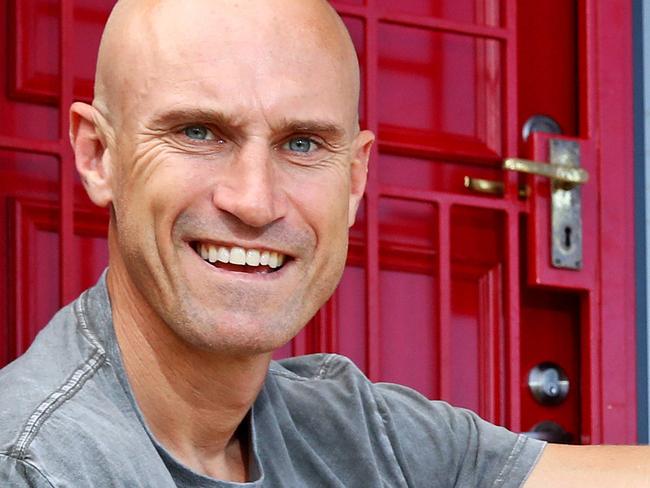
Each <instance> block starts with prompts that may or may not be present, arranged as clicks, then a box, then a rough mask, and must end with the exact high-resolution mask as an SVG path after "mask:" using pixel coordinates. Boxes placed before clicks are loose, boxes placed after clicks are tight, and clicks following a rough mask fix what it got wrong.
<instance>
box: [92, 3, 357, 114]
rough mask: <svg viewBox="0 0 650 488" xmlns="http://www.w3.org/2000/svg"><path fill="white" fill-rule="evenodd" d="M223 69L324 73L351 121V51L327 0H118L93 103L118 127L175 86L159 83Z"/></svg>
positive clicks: (295, 79)
mask: <svg viewBox="0 0 650 488" xmlns="http://www.w3.org/2000/svg"><path fill="white" fill-rule="evenodd" d="M225 64H228V65H229V68H236V69H234V70H233V71H234V74H235V75H236V76H238V77H240V79H237V80H232V81H234V82H235V83H237V84H249V83H251V82H254V81H255V80H260V79H262V78H263V77H271V78H272V77H275V78H276V81H278V82H282V83H289V84H300V83H309V82H310V81H311V80H309V76H301V75H308V74H309V73H310V72H314V70H315V69H317V70H318V71H319V72H322V71H329V72H330V73H331V74H335V75H336V76H335V77H336V80H333V81H334V82H335V83H336V84H338V87H337V91H338V92H339V95H340V97H342V98H343V99H344V100H345V103H346V104H347V105H348V106H349V108H350V115H351V116H352V117H353V119H354V123H355V124H356V121H357V106H358V96H359V68H358V62H357V58H356V53H355V50H354V46H353V44H352V41H351V39H350V36H349V34H348V32H347V30H346V28H345V26H344V24H343V22H342V21H341V19H340V17H339V16H338V14H337V13H336V12H335V11H334V10H333V8H332V7H331V6H330V5H329V3H328V2H326V1H324V0H264V1H237V0H191V1H179V0H120V1H119V2H118V3H117V5H116V7H115V8H114V10H113V12H112V13H111V16H110V18H109V21H108V23H107V25H106V29H105V31H104V34H103V36H102V40H101V45H100V50H99V56H98V62H97V73H96V79H95V101H94V105H95V106H96V107H97V108H98V109H99V110H100V112H101V113H102V114H103V115H104V117H105V118H107V119H109V120H111V121H113V122H114V123H116V124H119V122H120V120H121V119H122V118H123V117H125V116H126V117H132V114H131V113H130V112H131V111H132V109H133V105H134V103H135V104H137V103H142V102H143V101H144V99H146V98H147V97H149V96H151V95H152V93H151V92H152V90H156V89H161V88H163V89H164V88H169V89H174V87H173V86H168V87H160V86H158V82H161V81H162V82H164V81H165V80H167V79H169V78H170V77H173V78H175V79H178V78H183V77H185V78H190V77H195V78H196V79H200V78H201V77H203V76H204V74H205V73H206V70H205V69H204V68H205V67H206V66H209V65H212V66H214V65H222V66H223V65H225ZM287 68H290V69H287ZM280 77H284V80H283V79H282V78H280ZM301 78H302V79H301ZM180 81H182V80H180ZM214 81H215V82H223V80H216V79H215V80H214ZM216 89H218V88H216Z"/></svg>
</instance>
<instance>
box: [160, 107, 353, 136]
mask: <svg viewBox="0 0 650 488" xmlns="http://www.w3.org/2000/svg"><path fill="white" fill-rule="evenodd" d="M191 122H202V123H208V124H214V125H215V126H217V127H219V129H221V130H224V131H228V132H230V131H235V130H238V129H241V128H242V127H243V126H244V125H245V123H244V121H243V120H242V119H241V118H237V117H233V116H230V115H228V114H225V113H223V112H219V111H217V110H205V109H200V108H187V109H185V108H180V109H174V110H169V111H167V112H163V113H161V114H159V115H157V116H155V117H154V118H153V119H152V120H151V123H150V125H151V127H152V128H154V129H159V128H168V127H173V126H175V125H179V124H184V123H191ZM271 129H272V130H273V132H275V133H282V134H293V133H313V134H318V135H321V136H323V137H327V138H332V139H337V140H339V139H343V138H344V137H345V134H346V130H345V128H344V127H343V126H341V125H339V124H337V123H334V122H331V121H327V120H291V119H286V118H285V119H283V120H281V121H280V122H279V123H278V124H273V125H272V127H271Z"/></svg>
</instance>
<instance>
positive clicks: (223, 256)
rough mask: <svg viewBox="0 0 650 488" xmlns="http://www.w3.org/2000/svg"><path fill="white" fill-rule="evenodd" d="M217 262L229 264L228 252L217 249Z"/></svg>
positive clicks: (223, 248) (222, 248)
mask: <svg viewBox="0 0 650 488" xmlns="http://www.w3.org/2000/svg"><path fill="white" fill-rule="evenodd" d="M217 261H219V262H220V263H229V262H230V251H229V250H228V249H226V248H225V247H220V248H219V253H218V254H217Z"/></svg>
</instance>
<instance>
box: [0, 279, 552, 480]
mask: <svg viewBox="0 0 650 488" xmlns="http://www.w3.org/2000/svg"><path fill="white" fill-rule="evenodd" d="M245 422H246V424H245V425H244V427H245V429H246V431H247V432H248V434H249V442H250V445H249V452H250V453H251V455H250V470H249V472H250V476H251V479H252V481H251V482H249V483H228V482H223V481H218V480H215V479H212V478H208V477H205V476H201V475H199V474H198V473H195V472H193V471H192V470H190V469H189V468H187V467H186V466H183V465H182V464H181V463H180V462H179V461H177V460H176V459H174V457H173V455H172V454H171V453H169V452H168V451H166V450H165V449H164V447H162V446H161V445H160V444H159V443H158V442H157V441H156V440H155V438H154V437H153V436H152V434H151V433H150V431H149V430H148V429H147V427H146V423H145V422H144V419H143V418H142V414H141V412H140V411H139V409H138V408H137V405H136V403H135V400H134V398H133V394H132V392H131V390H130V387H129V384H128V382H127V380H126V375H125V373H124V368H123V366H122V362H121V357H120V353H119V348H118V346H117V342H116V340H115V335H114V331H113V326H112V320H111V311H110V303H109V299H108V294H107V291H106V284H105V279H104V277H102V279H101V280H100V281H99V283H98V284H97V285H96V286H95V287H94V288H91V289H90V290H88V291H86V292H85V293H84V294H82V296H81V297H80V298H78V299H77V300H76V301H75V302H73V303H72V304H71V305H69V306H67V307H66V308H64V309H62V310H61V311H60V312H59V313H58V314H57V315H56V316H55V317H54V318H53V320H52V321H51V322H50V324H49V325H48V326H47V327H46V328H45V329H44V330H43V331H42V332H41V333H40V334H39V335H38V337H37V339H36V340H35V342H34V344H33V345H32V347H31V348H30V349H29V351H28V352H27V353H26V354H25V355H23V356H22V357H21V358H19V359H17V360H16V361H14V362H13V363H12V364H10V365H9V366H7V367H6V368H4V369H3V370H1V371H0V486H1V487H3V488H4V487H12V488H13V487H26V486H30V487H39V488H40V487H66V488H67V487H75V488H87V487H101V488H103V487H129V488H136V487H155V488H165V487H169V488H171V487H187V488H189V487H192V488H197V487H199V488H216V487H235V486H256V487H257V486H260V487H261V486H263V487H299V488H304V487H363V488H368V487H379V486H386V487H402V486H411V487H518V486H521V484H522V483H523V481H524V480H525V478H526V477H527V475H528V473H529V471H530V470H531V469H532V467H533V465H534V464H535V462H536V460H537V458H538V457H539V455H540V453H541V451H542V449H543V446H544V443H542V442H539V441H535V440H532V439H528V438H526V437H524V436H520V435H517V434H513V433H511V432H508V431H507V430H505V429H502V428H500V427H495V426H493V425H491V424H489V423H487V422H485V421H483V420H481V419H480V418H479V417H478V416H476V415H475V414H473V413H471V412H469V411H467V410H462V409H456V408H453V407H450V406H449V405H447V404H446V403H443V402H432V401H429V400H427V399H426V398H424V397H423V396H421V395H420V394H418V393H416V392H415V391H413V390H410V389H408V388H405V387H402V386H398V385H391V384H373V383H371V382H370V381H369V380H368V379H367V378H366V377H365V376H364V375H363V374H362V373H361V372H360V371H359V370H358V369H357V368H356V367H355V366H354V364H353V363H352V362H351V361H349V360H348V359H346V358H344V357H341V356H337V355H329V354H317V355H312V356H306V357H298V358H292V359H288V360H284V361H281V362H278V363H272V365H271V367H270V369H269V373H268V375H267V379H266V382H265V384H264V387H263V389H262V391H261V392H260V394H259V397H258V398H257V400H256V402H255V404H254V406H253V408H252V410H251V412H250V413H249V415H248V416H247V418H246V420H245Z"/></svg>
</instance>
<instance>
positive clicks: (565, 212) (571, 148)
mask: <svg viewBox="0 0 650 488" xmlns="http://www.w3.org/2000/svg"><path fill="white" fill-rule="evenodd" d="M549 144H550V162H551V163H552V164H557V165H561V166H567V167H571V168H578V167H579V166H580V145H579V144H578V143H577V142H575V141H567V140H563V139H550V140H549ZM551 260H552V263H551V264H552V265H553V267H555V268H563V269H576V270H579V269H582V211H581V197H580V185H575V186H572V187H567V185H566V184H563V183H562V182H561V181H557V180H551Z"/></svg>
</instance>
